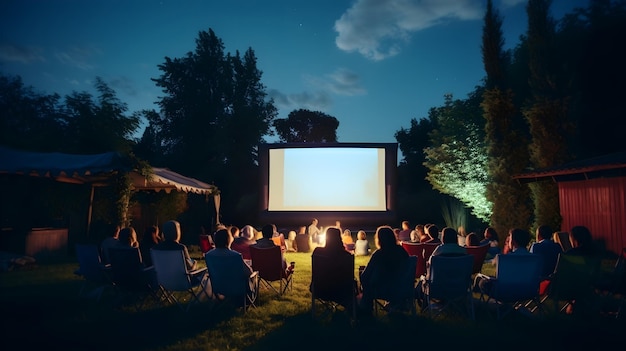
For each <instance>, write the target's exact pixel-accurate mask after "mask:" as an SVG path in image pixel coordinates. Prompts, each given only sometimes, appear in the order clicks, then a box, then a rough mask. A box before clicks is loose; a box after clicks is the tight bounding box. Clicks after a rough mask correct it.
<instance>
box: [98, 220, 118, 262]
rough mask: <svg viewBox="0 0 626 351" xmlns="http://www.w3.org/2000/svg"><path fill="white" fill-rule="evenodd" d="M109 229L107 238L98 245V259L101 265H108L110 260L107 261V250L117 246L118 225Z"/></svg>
mask: <svg viewBox="0 0 626 351" xmlns="http://www.w3.org/2000/svg"><path fill="white" fill-rule="evenodd" d="M110 227H111V228H109V230H108V234H109V236H107V237H106V238H104V240H102V243H100V259H101V260H102V264H105V265H106V264H109V263H111V260H109V248H111V247H117V246H118V245H119V235H120V226H119V225H111V226H110Z"/></svg>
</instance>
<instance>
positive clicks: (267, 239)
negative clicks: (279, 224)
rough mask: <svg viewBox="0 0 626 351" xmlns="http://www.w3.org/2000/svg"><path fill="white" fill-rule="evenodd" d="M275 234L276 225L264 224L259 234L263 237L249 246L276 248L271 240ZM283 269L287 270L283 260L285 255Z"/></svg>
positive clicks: (285, 262)
mask: <svg viewBox="0 0 626 351" xmlns="http://www.w3.org/2000/svg"><path fill="white" fill-rule="evenodd" d="M276 233H277V231H276V225H274V224H266V225H264V226H263V228H261V234H262V235H263V237H262V238H260V239H258V240H257V241H256V243H255V244H252V245H250V246H255V247H259V248H267V247H273V246H278V245H276V244H275V243H274V240H272V238H273V237H274V234H276ZM283 269H285V270H286V269H287V261H286V260H285V255H283Z"/></svg>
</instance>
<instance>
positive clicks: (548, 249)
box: [530, 225, 562, 277]
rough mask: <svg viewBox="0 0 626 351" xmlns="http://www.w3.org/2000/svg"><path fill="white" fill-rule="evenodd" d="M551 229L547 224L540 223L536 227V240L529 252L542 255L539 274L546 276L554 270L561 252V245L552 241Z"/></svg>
mask: <svg viewBox="0 0 626 351" xmlns="http://www.w3.org/2000/svg"><path fill="white" fill-rule="evenodd" d="M552 233H553V232H552V229H551V228H550V226H549V225H541V226H539V227H538V228H537V231H536V232H535V235H536V236H537V241H536V242H535V243H533V244H532V245H531V247H530V252H531V253H533V254H537V255H541V256H542V257H543V268H542V270H541V275H542V276H543V277H548V276H549V275H550V274H552V273H553V272H554V268H555V267H556V263H557V261H558V259H559V254H561V253H562V249H561V245H559V244H557V243H555V242H554V241H552Z"/></svg>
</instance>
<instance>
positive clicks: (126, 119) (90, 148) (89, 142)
mask: <svg viewBox="0 0 626 351" xmlns="http://www.w3.org/2000/svg"><path fill="white" fill-rule="evenodd" d="M95 88H96V90H97V91H98V93H99V95H98V98H97V100H96V101H94V98H93V96H92V95H91V94H89V93H87V92H82V93H78V92H73V93H72V94H70V95H68V96H66V97H65V109H66V110H65V114H64V115H65V116H66V117H65V124H66V126H67V127H66V132H65V138H66V144H67V146H66V149H65V151H66V152H70V153H86V154H95V153H103V152H109V151H118V152H122V153H129V152H130V151H131V150H132V147H133V141H132V135H133V133H135V131H136V130H137V129H138V128H139V115H137V114H133V115H131V116H127V115H126V112H127V110H128V107H127V105H126V104H125V103H123V102H121V101H120V100H119V99H118V98H117V95H116V93H115V91H114V90H113V89H111V88H110V87H109V86H108V85H107V84H106V83H105V82H104V81H103V80H102V79H101V78H100V77H97V78H96V82H95Z"/></svg>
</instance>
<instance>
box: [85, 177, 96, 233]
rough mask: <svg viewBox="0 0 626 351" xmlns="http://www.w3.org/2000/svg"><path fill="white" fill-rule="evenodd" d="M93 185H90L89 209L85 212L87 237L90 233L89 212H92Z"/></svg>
mask: <svg viewBox="0 0 626 351" xmlns="http://www.w3.org/2000/svg"><path fill="white" fill-rule="evenodd" d="M94 189H95V187H94V186H93V184H92V185H91V195H90V196H89V210H88V212H87V237H89V234H90V233H91V213H92V212H93V194H94Z"/></svg>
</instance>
